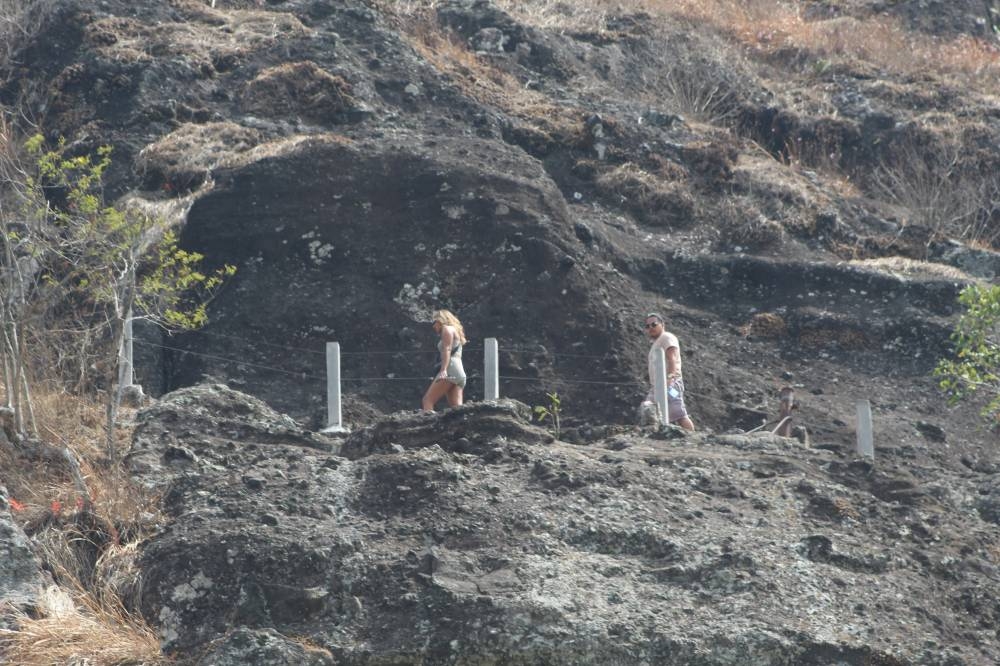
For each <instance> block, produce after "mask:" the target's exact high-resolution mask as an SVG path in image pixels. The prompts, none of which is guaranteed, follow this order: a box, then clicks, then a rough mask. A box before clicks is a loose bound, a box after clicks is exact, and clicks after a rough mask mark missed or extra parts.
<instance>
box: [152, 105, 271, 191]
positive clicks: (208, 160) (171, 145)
mask: <svg viewBox="0 0 1000 666" xmlns="http://www.w3.org/2000/svg"><path fill="white" fill-rule="evenodd" d="M260 142H261V135H260V132H258V131H257V130H253V129H250V128H247V127H243V126H241V125H237V124H236V123H232V122H221V123H205V124H195V123H188V124H185V125H181V127H179V128H178V129H176V130H174V131H173V132H171V133H170V134H168V135H166V136H164V137H163V138H161V139H159V140H158V141H156V142H155V143H152V144H150V145H148V146H146V147H145V148H143V149H142V151H141V152H140V153H139V157H138V159H137V160H136V170H137V171H138V172H139V173H141V174H143V175H144V177H145V181H146V185H147V187H160V186H161V185H160V184H161V183H162V186H164V187H169V188H170V189H172V190H174V191H183V190H189V189H193V188H196V187H198V186H199V185H200V184H201V183H202V182H203V181H204V179H205V176H206V175H207V174H208V172H209V171H210V170H212V169H214V168H215V167H216V166H217V165H218V164H219V163H220V162H221V161H222V160H223V158H225V157H227V156H230V155H233V154H236V155H239V154H241V153H244V152H246V151H248V150H250V149H251V148H253V147H254V146H256V145H258V144H259V143H260Z"/></svg>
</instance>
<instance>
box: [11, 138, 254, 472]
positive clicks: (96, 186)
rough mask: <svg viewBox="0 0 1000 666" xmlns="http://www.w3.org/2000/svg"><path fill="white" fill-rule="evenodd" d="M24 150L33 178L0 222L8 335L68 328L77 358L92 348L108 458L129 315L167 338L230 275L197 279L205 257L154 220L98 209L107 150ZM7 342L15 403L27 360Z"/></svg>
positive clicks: (200, 320) (199, 319)
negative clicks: (101, 388) (11, 294)
mask: <svg viewBox="0 0 1000 666" xmlns="http://www.w3.org/2000/svg"><path fill="white" fill-rule="evenodd" d="M24 148H25V151H26V153H27V155H28V156H29V157H30V160H31V162H32V164H33V165H34V171H33V172H31V173H29V174H28V175H26V176H25V177H24V179H23V183H18V187H16V188H13V192H14V194H15V195H16V198H17V199H18V200H19V204H20V205H19V216H17V219H14V218H13V217H12V216H9V215H8V216H6V217H5V218H4V219H3V234H4V235H3V237H2V240H3V242H4V245H5V263H4V264H2V270H3V275H4V276H6V278H7V280H8V281H9V282H11V283H12V284H16V285H17V287H18V289H17V293H18V298H19V300H18V303H17V306H18V307H16V308H10V307H8V308H7V310H5V317H6V319H7V320H8V321H7V323H8V326H7V327H8V328H11V329H12V330H14V331H17V330H18V329H19V328H21V329H23V327H24V324H25V323H26V322H27V321H28V320H29V319H31V320H32V322H33V323H34V324H35V325H36V326H37V325H39V324H41V325H42V327H43V328H44V327H45V326H58V327H59V329H60V330H62V331H64V332H65V331H66V330H69V331H70V335H71V336H74V335H76V336H78V337H79V338H80V340H82V344H81V347H80V353H81V355H83V356H86V355H87V352H88V351H89V350H88V349H87V346H88V345H89V344H91V342H93V344H95V345H96V349H97V354H98V358H99V359H100V360H102V361H103V362H102V363H99V364H98V365H99V366H103V368H104V369H105V382H106V386H107V388H108V402H107V447H108V453H109V455H110V456H111V458H112V459H115V458H116V457H117V451H116V447H115V438H114V434H115V424H116V421H117V416H118V409H119V406H120V404H121V400H122V393H123V388H124V387H123V386H122V384H121V382H117V386H116V380H117V378H118V374H119V366H120V363H121V358H120V350H121V348H122V345H123V341H124V335H125V324H126V321H127V320H128V319H129V318H133V315H134V318H135V319H146V320H150V321H153V322H155V323H157V324H159V325H161V326H163V327H164V328H166V329H168V330H178V329H194V328H198V327H200V326H202V325H204V323H205V322H206V321H207V316H206V306H207V303H208V302H209V300H210V299H211V297H212V296H213V294H214V293H215V291H216V290H217V289H218V288H219V286H221V284H222V282H223V280H224V279H225V278H226V277H227V276H229V275H232V274H233V273H234V272H235V269H234V268H233V267H232V266H229V265H226V266H223V267H222V268H220V269H218V270H216V271H214V272H212V273H211V274H206V273H203V272H202V271H201V270H200V265H201V263H202V260H203V259H204V257H203V256H202V255H200V254H198V253H194V252H188V251H185V250H183V249H181V248H179V247H178V245H177V238H176V236H175V235H174V234H173V233H172V232H170V231H169V230H167V229H166V227H165V225H164V224H163V223H162V222H161V221H159V220H157V219H156V218H153V217H150V216H148V215H146V214H143V213H141V212H138V211H135V210H129V209H123V208H119V207H116V206H113V205H108V204H106V203H105V201H104V197H103V187H102V185H103V177H104V173H105V171H106V170H107V168H108V167H109V166H110V164H111V148H110V147H106V146H105V147H102V148H99V149H98V150H97V153H96V155H94V156H92V155H78V156H68V155H67V154H66V153H67V150H66V146H65V144H64V143H63V142H60V143H59V145H58V146H57V148H56V149H46V148H45V146H44V141H43V139H42V137H41V136H40V135H36V136H34V137H31V138H30V139H28V140H27V141H26V142H25V144H24ZM26 259H27V261H26ZM8 300H9V299H8ZM5 330H6V329H5ZM23 339H24V336H23V335H22V336H21V337H20V338H19V339H18V340H19V341H20V342H21V343H22V344H23ZM6 342H7V341H5V348H6V349H7V351H8V357H9V358H10V359H11V361H10V364H11V366H12V368H13V371H12V373H11V374H12V378H11V379H12V381H13V382H14V383H13V384H11V383H8V384H7V390H8V395H9V394H10V390H11V386H12V385H13V386H14V387H15V395H16V394H17V390H16V388H17V386H18V385H17V383H16V381H17V378H18V377H25V376H26V370H27V357H26V354H25V353H24V351H23V350H18V349H17V348H15V347H14V345H13V342H12V341H11V344H6ZM83 365H85V362H84V361H83V360H82V359H81V367H82V366H83Z"/></svg>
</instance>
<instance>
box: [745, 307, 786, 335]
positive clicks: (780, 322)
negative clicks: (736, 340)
mask: <svg viewBox="0 0 1000 666" xmlns="http://www.w3.org/2000/svg"><path fill="white" fill-rule="evenodd" d="M738 330H739V332H740V335H742V336H743V337H754V338H770V339H776V338H783V337H785V336H786V335H787V334H788V324H786V323H785V320H784V319H783V318H782V316H781V315H779V314H777V313H774V312H760V313H758V314H755V315H754V316H753V317H751V318H750V321H748V322H747V323H746V324H743V325H742V326H740V327H739V329H738Z"/></svg>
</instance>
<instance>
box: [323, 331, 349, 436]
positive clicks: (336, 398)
mask: <svg viewBox="0 0 1000 666" xmlns="http://www.w3.org/2000/svg"><path fill="white" fill-rule="evenodd" d="M326 414H327V424H328V425H327V426H326V427H325V428H323V430H322V431H321V432H325V433H334V432H346V431H347V429H346V428H344V423H343V417H342V416H341V413H340V343H339V342H328V343H326Z"/></svg>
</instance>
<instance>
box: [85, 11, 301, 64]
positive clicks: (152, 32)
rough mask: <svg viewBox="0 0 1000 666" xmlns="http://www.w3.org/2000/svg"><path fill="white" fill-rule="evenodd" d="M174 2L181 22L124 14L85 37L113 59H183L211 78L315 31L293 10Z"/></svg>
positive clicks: (91, 28)
mask: <svg viewBox="0 0 1000 666" xmlns="http://www.w3.org/2000/svg"><path fill="white" fill-rule="evenodd" d="M170 4H171V5H172V6H173V7H174V8H175V9H177V10H178V12H179V13H180V15H181V16H182V17H183V19H184V20H183V21H176V22H172V23H168V22H164V23H158V24H155V25H148V24H145V23H142V22H140V21H137V20H135V19H129V18H123V17H111V18H104V19H99V20H97V21H94V22H93V23H91V24H89V25H88V26H87V27H86V30H85V33H84V35H85V38H86V39H87V41H88V42H90V44H92V45H93V46H94V47H95V48H96V49H97V50H98V52H99V53H101V55H103V56H104V57H106V58H109V59H111V60H120V61H123V62H143V61H148V60H151V59H152V58H158V57H181V58H183V59H184V61H185V62H187V63H188V64H189V65H190V66H191V67H192V68H193V69H197V70H201V71H202V72H203V73H204V74H205V75H206V76H207V75H210V74H211V73H212V72H213V71H215V70H220V71H221V70H225V69H229V68H231V67H232V66H234V65H235V63H237V62H238V61H239V60H240V59H242V58H244V57H245V56H247V55H248V54H249V53H251V52H253V51H256V50H260V49H264V48H268V47H270V46H274V45H276V44H279V43H282V42H286V41H288V40H291V39H296V38H301V37H307V36H309V35H310V34H312V31H311V30H310V29H309V28H307V27H306V26H305V25H304V24H303V23H302V22H301V21H299V19H298V18H296V17H295V16H293V15H292V14H289V13H284V12H268V11H255V10H241V9H229V10H225V11H223V10H222V9H221V8H220V9H213V8H211V7H210V6H209V5H208V4H207V3H205V2H200V1H199V0H171V1H170Z"/></svg>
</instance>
